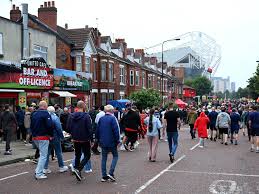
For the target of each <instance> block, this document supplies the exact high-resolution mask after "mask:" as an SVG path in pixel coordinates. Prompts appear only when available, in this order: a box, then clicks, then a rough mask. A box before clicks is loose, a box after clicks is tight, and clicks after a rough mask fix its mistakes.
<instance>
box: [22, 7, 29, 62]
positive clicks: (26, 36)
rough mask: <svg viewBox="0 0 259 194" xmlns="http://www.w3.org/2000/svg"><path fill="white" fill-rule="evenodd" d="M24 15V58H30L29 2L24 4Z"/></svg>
mask: <svg viewBox="0 0 259 194" xmlns="http://www.w3.org/2000/svg"><path fill="white" fill-rule="evenodd" d="M22 17H23V20H22V21H23V22H22V26H23V28H22V29H23V31H22V34H23V55H22V58H23V59H27V58H29V30H28V4H26V3H23V4H22Z"/></svg>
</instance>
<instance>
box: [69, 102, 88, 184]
mask: <svg viewBox="0 0 259 194" xmlns="http://www.w3.org/2000/svg"><path fill="white" fill-rule="evenodd" d="M85 111H86V104H85V103H84V102H83V101H81V100H80V101H78V102H77V112H74V113H72V114H70V116H69V118H68V123H67V128H68V131H69V133H70V134H71V136H72V141H73V142H74V148H75V166H74V168H75V171H74V175H75V176H76V178H77V180H78V181H81V180H82V176H81V171H82V169H83V168H84V166H85V164H86V163H87V161H88V160H89V159H90V157H91V143H90V140H91V133H92V132H91V129H92V122H91V118H90V116H89V114H88V113H86V112H85ZM82 153H83V154H84V158H83V160H82V161H81V160H80V159H81V155H82Z"/></svg>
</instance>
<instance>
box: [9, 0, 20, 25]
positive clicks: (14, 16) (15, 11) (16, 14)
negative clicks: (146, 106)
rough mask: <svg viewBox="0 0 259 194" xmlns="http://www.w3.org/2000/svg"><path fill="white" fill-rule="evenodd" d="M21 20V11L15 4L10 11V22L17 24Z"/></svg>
mask: <svg viewBox="0 0 259 194" xmlns="http://www.w3.org/2000/svg"><path fill="white" fill-rule="evenodd" d="M19 19H21V10H20V9H19V7H16V6H15V4H13V7H12V10H10V20H12V21H14V22H17V21H18V20H19Z"/></svg>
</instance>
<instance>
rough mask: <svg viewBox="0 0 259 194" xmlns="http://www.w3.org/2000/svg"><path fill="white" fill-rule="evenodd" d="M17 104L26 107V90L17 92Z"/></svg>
mask: <svg viewBox="0 0 259 194" xmlns="http://www.w3.org/2000/svg"><path fill="white" fill-rule="evenodd" d="M19 106H20V107H26V92H20V93H19Z"/></svg>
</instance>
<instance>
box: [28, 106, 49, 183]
mask: <svg viewBox="0 0 259 194" xmlns="http://www.w3.org/2000/svg"><path fill="white" fill-rule="evenodd" d="M47 108H48V105H47V103H46V102H45V101H41V102H40V103H39V109H38V110H37V111H35V112H34V113H33V115H32V118H31V132H32V140H33V141H34V143H35V145H36V146H37V148H38V149H39V151H40V158H39V161H38V165H37V168H36V170H35V178H36V179H46V178H47V176H46V175H45V174H44V173H43V169H44V165H45V163H46V160H47V156H48V148H49V140H51V139H52V137H53V123H52V119H51V116H50V114H49V113H48V111H47Z"/></svg>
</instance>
